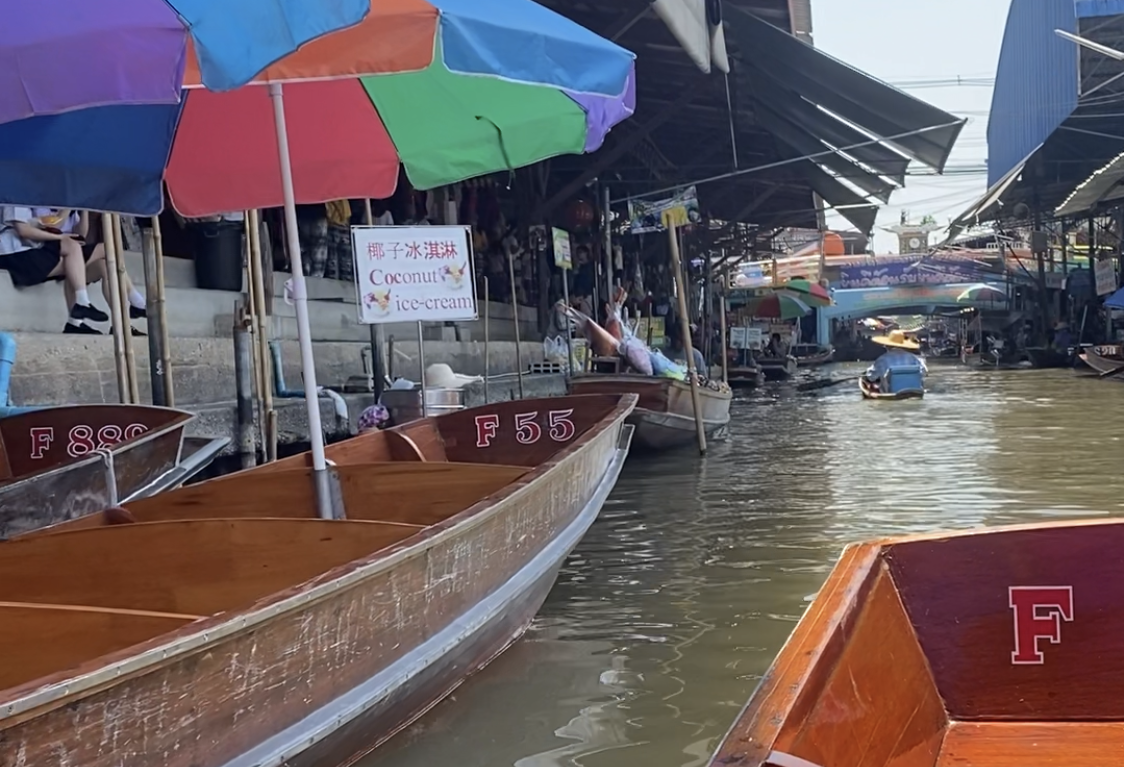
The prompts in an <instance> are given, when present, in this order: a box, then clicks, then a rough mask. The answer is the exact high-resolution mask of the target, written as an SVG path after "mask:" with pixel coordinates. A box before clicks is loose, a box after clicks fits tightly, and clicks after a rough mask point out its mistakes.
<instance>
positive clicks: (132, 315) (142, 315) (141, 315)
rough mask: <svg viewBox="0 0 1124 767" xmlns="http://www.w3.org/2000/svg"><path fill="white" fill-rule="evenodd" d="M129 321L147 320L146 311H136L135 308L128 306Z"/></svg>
mask: <svg viewBox="0 0 1124 767" xmlns="http://www.w3.org/2000/svg"><path fill="white" fill-rule="evenodd" d="M129 319H131V320H145V319H148V309H138V308H137V307H135V306H132V305H130V306H129Z"/></svg>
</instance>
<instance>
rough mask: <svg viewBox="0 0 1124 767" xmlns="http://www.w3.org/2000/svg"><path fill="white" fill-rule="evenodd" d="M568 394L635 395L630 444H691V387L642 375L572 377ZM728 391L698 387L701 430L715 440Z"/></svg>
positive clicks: (726, 417)
mask: <svg viewBox="0 0 1124 767" xmlns="http://www.w3.org/2000/svg"><path fill="white" fill-rule="evenodd" d="M568 387H569V392H570V394H618V395H619V394H627V393H631V394H635V395H636V396H637V397H639V402H638V403H637V405H636V409H635V410H633V411H632V415H630V416H629V417H628V423H630V424H632V425H633V426H635V427H636V433H635V434H634V436H633V443H634V444H635V445H636V446H637V447H640V448H645V449H648V450H666V449H670V448H676V447H683V446H685V445H692V444H695V440H696V439H697V436H696V435H697V431H696V426H695V407H694V402H693V400H692V399H691V385H690V384H689V383H686V382H684V381H675V380H673V379H670V378H654V377H652V376H644V375H630V374H618V375H602V374H597V373H593V374H588V375H579V376H574V377H573V378H571V379H570V382H569V384H568ZM732 399H733V394H731V392H730V389H729V387H721V386H720V385H715V386H714V387H713V388H712V387H711V386H700V387H699V405H700V406H701V407H702V411H703V412H702V416H703V429H704V431H705V432H706V435H707V436H708V437H713V436H715V435H716V434H717V433H718V432H720V431H721V430H723V429H725V427H726V426H727V424H729V423H730V401H731V400H732Z"/></svg>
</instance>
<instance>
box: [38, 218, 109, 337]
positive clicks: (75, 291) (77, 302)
mask: <svg viewBox="0 0 1124 767" xmlns="http://www.w3.org/2000/svg"><path fill="white" fill-rule="evenodd" d="M58 252H59V261H58V264H56V265H55V268H54V269H52V270H51V271H50V273H49V274H48V275H47V277H48V279H59V278H62V279H63V280H64V281H65V283H66V286H65V288H64V290H63V294H64V295H65V297H66V302H67V309H68V310H69V313H70V317H69V319H68V320H67V325H69V326H73V327H79V326H82V323H83V320H90V321H91V322H105V321H106V320H108V319H109V317H108V315H106V313H105V312H103V311H101V310H100V309H98V308H97V307H95V306H93V305H92V304H91V303H90V295H89V293H87V292H86V264H85V261H84V259H83V254H82V245H81V244H80V243H79V242H78V241H76V240H71V239H66V240H62V241H60V242H59V244H58Z"/></svg>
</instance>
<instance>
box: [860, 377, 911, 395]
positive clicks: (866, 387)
mask: <svg viewBox="0 0 1124 767" xmlns="http://www.w3.org/2000/svg"><path fill="white" fill-rule="evenodd" d="M859 392H861V393H862V396H863V399H877V400H899V399H921V398H922V397H924V396H925V389H923V388H921V389H918V388H908V389H901V390H899V391H888V392H881V391H877V390H876V389H875V388H874V387H873V386H871V385H870V382H869V381H867V380H866V378H864V377H863V376H859Z"/></svg>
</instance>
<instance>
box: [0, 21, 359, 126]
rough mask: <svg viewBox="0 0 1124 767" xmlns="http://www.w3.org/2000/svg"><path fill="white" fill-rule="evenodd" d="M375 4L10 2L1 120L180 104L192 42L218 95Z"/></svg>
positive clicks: (0, 73)
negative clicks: (89, 109)
mask: <svg viewBox="0 0 1124 767" xmlns="http://www.w3.org/2000/svg"><path fill="white" fill-rule="evenodd" d="M370 6H371V0H333V1H332V2H330V3H307V2H303V3H302V2H298V1H297V0H237V2H226V1H225V0H97V2H90V0H55V1H54V2H52V3H50V6H49V8H48V7H46V6H44V4H43V2H42V0H7V2H5V4H4V23H3V24H0V122H8V121H11V120H20V119H23V118H26V117H32V116H34V115H44V114H58V113H61V112H67V111H70V110H72V109H81V108H83V107H88V106H95V105H99V104H120V103H126V104H161V103H163V104H174V103H176V102H177V101H179V98H180V87H181V86H182V85H183V82H184V80H183V78H184V72H185V67H186V63H187V48H188V41H189V40H190V42H191V43H192V44H193V45H194V47H195V50H196V51H198V53H199V60H198V65H197V66H196V72H198V73H199V77H200V78H201V81H202V82H203V83H205V84H206V85H207V87H209V88H211V89H214V90H225V89H229V88H235V87H238V86H240V85H244V84H245V83H248V82H250V80H251V79H253V77H254V76H255V75H257V74H258V73H259V72H260V71H262V70H263V69H265V68H266V67H267V66H269V65H270V64H272V63H273V62H275V61H277V60H278V59H281V58H282V57H284V56H288V55H289V54H291V53H293V52H294V51H296V50H297V49H298V48H299V47H301V46H302V45H304V44H305V43H307V42H309V41H311V40H314V39H315V38H317V37H319V36H321V35H324V34H327V33H329V32H332V31H335V30H337V29H342V28H344V27H348V26H351V25H353V24H357V23H359V22H360V21H362V20H363V18H364V16H366V14H367V12H368V11H369V10H370Z"/></svg>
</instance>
